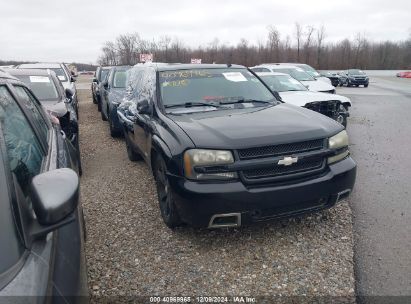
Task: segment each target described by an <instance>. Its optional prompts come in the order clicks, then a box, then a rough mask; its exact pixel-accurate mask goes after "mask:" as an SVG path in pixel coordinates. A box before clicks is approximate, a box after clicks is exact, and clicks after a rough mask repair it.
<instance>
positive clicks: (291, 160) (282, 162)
mask: <svg viewBox="0 0 411 304" xmlns="http://www.w3.org/2000/svg"><path fill="white" fill-rule="evenodd" d="M297 161H298V157H291V156H286V157H284V158H283V159H280V160H279V161H278V164H279V165H284V166H290V165H292V164H295V163H296V162H297Z"/></svg>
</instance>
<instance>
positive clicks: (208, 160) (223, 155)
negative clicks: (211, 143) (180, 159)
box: [184, 149, 237, 180]
mask: <svg viewBox="0 0 411 304" xmlns="http://www.w3.org/2000/svg"><path fill="white" fill-rule="evenodd" d="M232 163H234V157H233V154H232V153H231V152H230V151H223V150H206V149H192V150H188V151H186V152H185V153H184V174H185V176H186V177H187V178H189V179H197V180H210V179H220V180H227V179H234V178H237V173H236V172H224V171H222V172H217V171H218V170H217V169H218V168H209V169H211V170H212V171H213V172H209V173H207V172H201V173H199V172H196V171H195V167H213V166H216V167H217V166H220V165H227V164H232ZM213 169H214V170H213ZM206 171H207V170H206Z"/></svg>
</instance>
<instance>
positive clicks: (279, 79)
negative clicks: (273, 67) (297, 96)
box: [260, 75, 307, 92]
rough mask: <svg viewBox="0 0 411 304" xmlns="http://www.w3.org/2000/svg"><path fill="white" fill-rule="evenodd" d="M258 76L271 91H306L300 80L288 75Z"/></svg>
mask: <svg viewBox="0 0 411 304" xmlns="http://www.w3.org/2000/svg"><path fill="white" fill-rule="evenodd" d="M260 77H261V79H262V80H263V81H264V82H265V83H266V84H267V85H268V86H269V87H270V89H271V90H273V91H277V92H288V91H307V88H306V87H305V86H304V85H303V84H302V83H301V82H299V81H298V80H295V79H294V78H292V77H291V76H288V75H264V76H260Z"/></svg>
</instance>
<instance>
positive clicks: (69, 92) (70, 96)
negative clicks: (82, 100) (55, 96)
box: [64, 88, 74, 100]
mask: <svg viewBox="0 0 411 304" xmlns="http://www.w3.org/2000/svg"><path fill="white" fill-rule="evenodd" d="M64 92H65V93H66V98H68V99H70V100H71V98H73V96H74V92H73V90H72V89H70V88H67V89H65V90H64Z"/></svg>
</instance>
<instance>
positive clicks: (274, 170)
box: [243, 158, 324, 179]
mask: <svg viewBox="0 0 411 304" xmlns="http://www.w3.org/2000/svg"><path fill="white" fill-rule="evenodd" d="M323 162H324V159H323V158H314V159H301V160H298V162H297V163H295V164H292V165H290V166H284V165H277V164H274V165H273V166H270V167H267V168H259V169H252V170H245V171H243V174H244V177H245V178H246V179H258V178H267V177H276V176H281V175H288V174H294V173H300V172H306V171H311V170H316V169H320V168H321V167H322V166H323Z"/></svg>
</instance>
